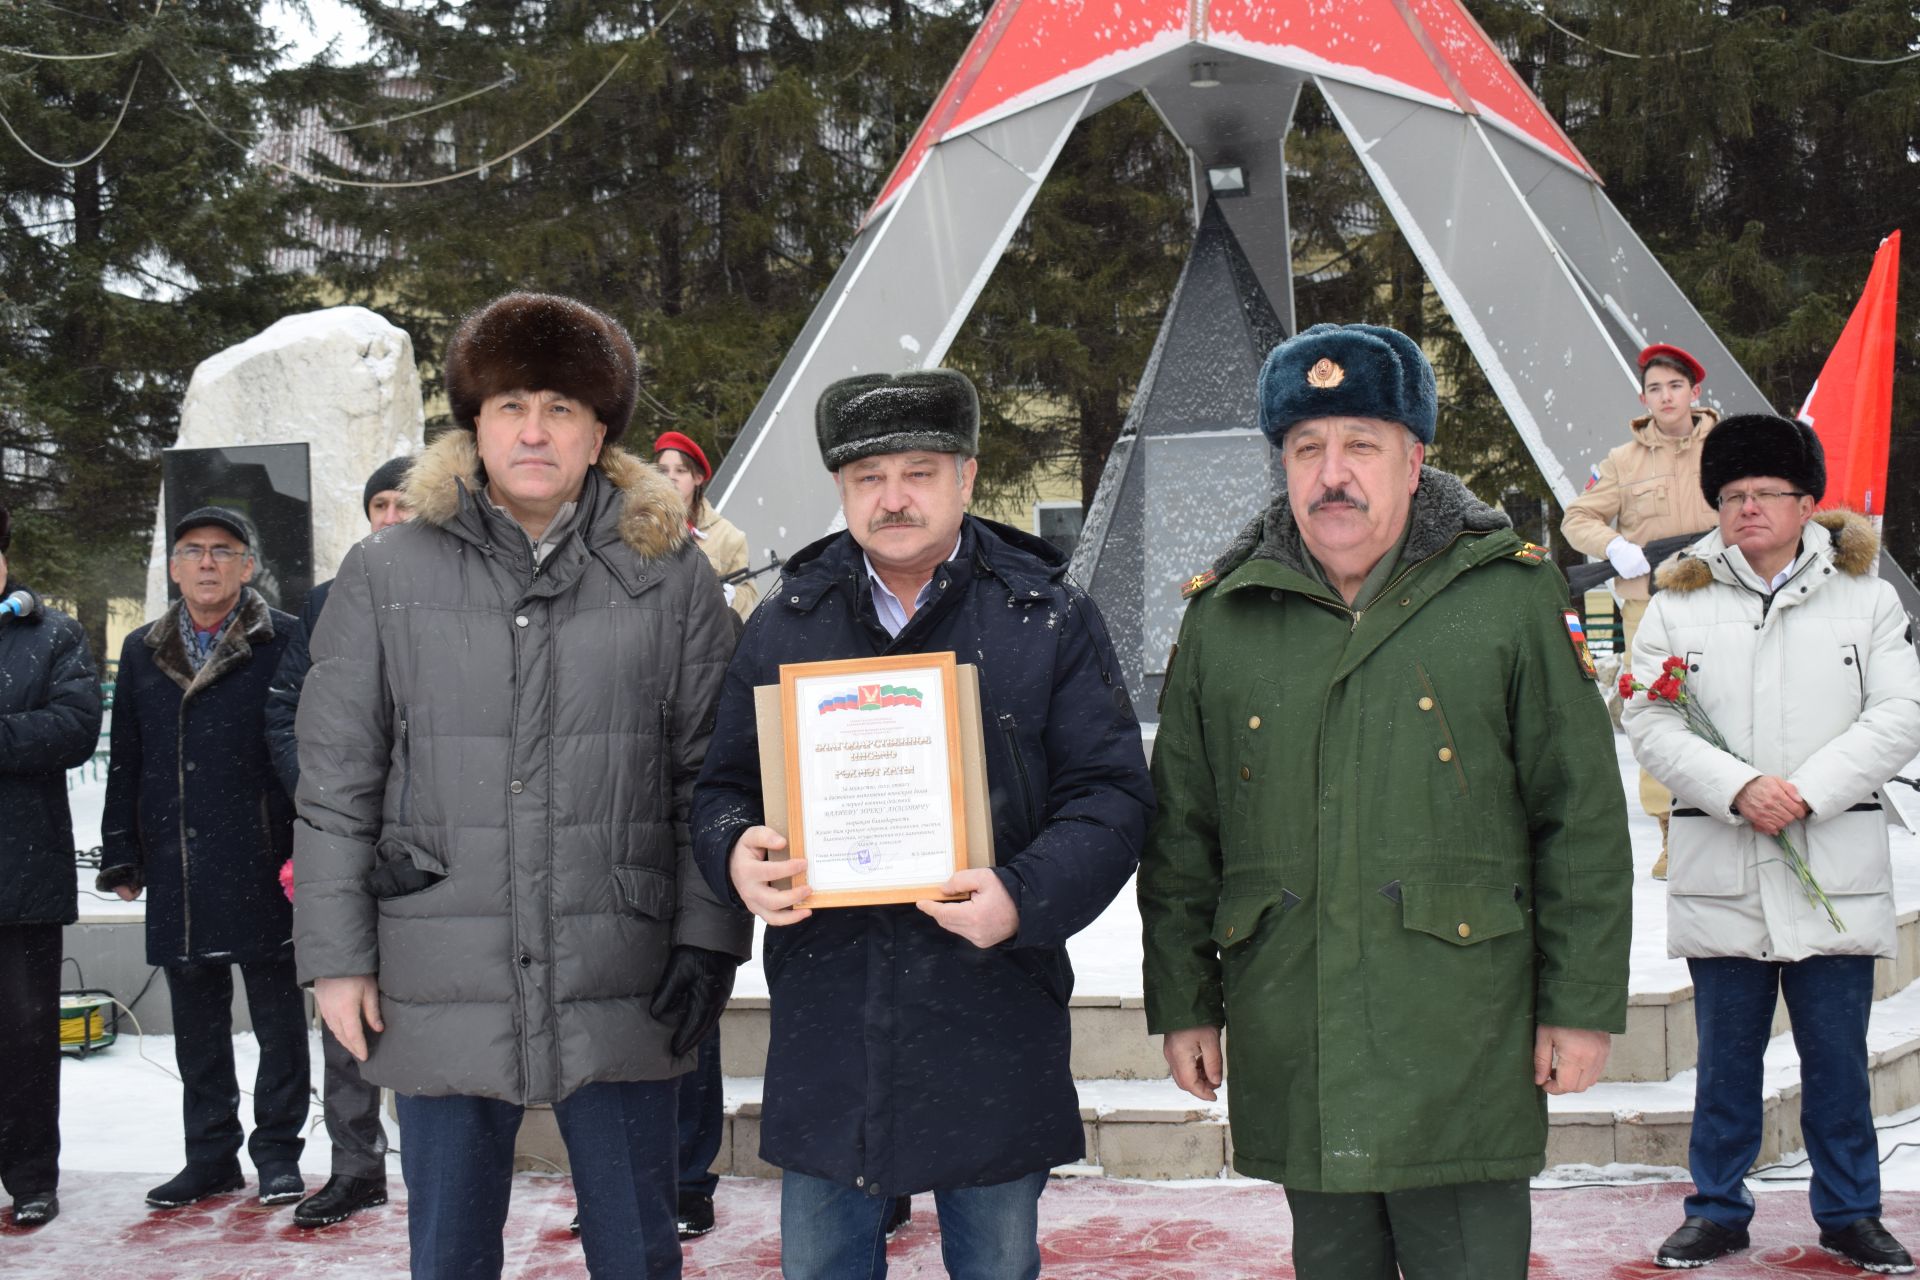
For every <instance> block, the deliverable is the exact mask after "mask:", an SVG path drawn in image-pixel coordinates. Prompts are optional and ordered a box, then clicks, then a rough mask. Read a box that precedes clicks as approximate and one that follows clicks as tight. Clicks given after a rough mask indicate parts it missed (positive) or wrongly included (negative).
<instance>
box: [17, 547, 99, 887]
mask: <svg viewBox="0 0 1920 1280" xmlns="http://www.w3.org/2000/svg"><path fill="white" fill-rule="evenodd" d="M24 589H25V588H24V587H22V586H21V584H20V583H18V582H8V583H7V585H6V586H5V587H4V588H0V596H10V595H12V594H13V593H14V592H15V591H20V590H24ZM99 741H100V678H99V676H98V675H97V674H95V672H94V669H93V659H92V658H91V657H90V656H89V655H88V653H87V637H86V633H85V632H83V631H81V629H80V624H79V623H77V622H75V621H74V620H73V619H72V618H69V617H68V616H67V615H66V614H64V613H61V612H59V611H58V610H56V609H44V608H43V609H42V610H41V611H39V612H38V613H35V614H34V615H33V616H31V617H28V618H16V617H12V616H10V615H9V616H6V617H0V814H5V815H6V823H7V830H6V835H5V837H4V838H0V925H8V924H72V923H73V922H74V920H75V919H76V918H77V914H78V913H77V912H76V911H75V909H74V881H73V816H72V814H71V813H70V812H69V811H68V808H67V776H66V771H67V770H68V769H71V768H73V767H74V766H75V765H80V764H85V763H86V761H87V757H88V756H90V755H92V754H93V751H94V748H95V746H96V745H98V743H99Z"/></svg>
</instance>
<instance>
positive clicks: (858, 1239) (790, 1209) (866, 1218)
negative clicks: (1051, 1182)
mask: <svg viewBox="0 0 1920 1280" xmlns="http://www.w3.org/2000/svg"><path fill="white" fill-rule="evenodd" d="M1046 1186H1047V1175H1046V1172H1045V1171H1044V1170H1042V1171H1041V1172H1039V1173H1030V1174H1028V1175H1027V1176H1026V1177H1024V1178H1015V1179H1014V1180H1013V1181H1012V1182H1001V1183H996V1184H995V1185H993V1186H991V1187H962V1188H960V1189H959V1190H957V1191H935V1192H934V1193H933V1203H934V1207H935V1209H936V1210H938V1212H939V1215H940V1257H941V1259H942V1260H943V1261H944V1262H945V1263H946V1264H947V1274H948V1275H949V1276H952V1277H954V1280H1034V1277H1035V1276H1038V1275H1039V1274H1040V1193H1041V1192H1042V1191H1044V1190H1046ZM892 1207H893V1197H892V1196H891V1195H868V1194H867V1193H866V1192H865V1191H863V1190H860V1189H859V1188H856V1187H845V1186H841V1185H840V1184H839V1183H837V1182H829V1181H828V1180H827V1179H825V1178H815V1177H811V1176H809V1175H808V1174H804V1173H795V1172H793V1171H792V1170H791V1169H789V1170H787V1171H786V1173H784V1174H783V1175H782V1176H781V1179H780V1274H781V1275H782V1276H784V1277H785V1278H786V1280H881V1277H883V1276H885V1275H886V1274H887V1237H886V1225H887V1213H888V1211H889V1210H890V1209H892Z"/></svg>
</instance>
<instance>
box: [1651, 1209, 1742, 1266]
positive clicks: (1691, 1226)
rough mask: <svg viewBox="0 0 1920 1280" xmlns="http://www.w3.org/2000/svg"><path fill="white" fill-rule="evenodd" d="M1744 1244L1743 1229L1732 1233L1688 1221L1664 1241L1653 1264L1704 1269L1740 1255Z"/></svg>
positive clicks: (1717, 1226)
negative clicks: (1720, 1260)
mask: <svg viewBox="0 0 1920 1280" xmlns="http://www.w3.org/2000/svg"><path fill="white" fill-rule="evenodd" d="M1747 1244H1748V1240H1747V1231H1746V1228H1745V1227H1741V1228H1739V1229H1738V1230H1735V1229H1733V1228H1731V1227H1723V1226H1721V1225H1720V1224H1719V1223H1717V1222H1710V1221H1708V1220H1707V1219H1706V1218H1688V1219H1687V1220H1686V1221H1685V1222H1683V1223H1681V1224H1680V1229H1679V1230H1678V1231H1676V1232H1674V1233H1673V1234H1672V1235H1670V1236H1668V1237H1667V1240H1666V1243H1665V1244H1663V1245H1661V1246H1660V1252H1658V1253H1656V1254H1654V1255H1653V1260H1654V1261H1655V1262H1656V1263H1658V1264H1659V1265H1660V1266H1663V1267H1675V1268H1682V1269H1684V1268H1688V1267H1704V1266H1706V1265H1707V1264H1708V1263H1709V1262H1712V1261H1713V1260H1714V1259H1715V1258H1724V1257H1726V1256H1727V1255H1728V1254H1730V1253H1738V1252H1740V1251H1741V1250H1742V1249H1744V1248H1746V1247H1747Z"/></svg>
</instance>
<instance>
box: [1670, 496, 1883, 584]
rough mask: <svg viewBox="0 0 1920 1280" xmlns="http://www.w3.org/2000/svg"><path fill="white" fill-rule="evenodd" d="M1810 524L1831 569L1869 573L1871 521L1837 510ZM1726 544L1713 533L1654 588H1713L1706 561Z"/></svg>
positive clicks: (1876, 551)
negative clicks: (1822, 537) (1823, 541)
mask: <svg viewBox="0 0 1920 1280" xmlns="http://www.w3.org/2000/svg"><path fill="white" fill-rule="evenodd" d="M1812 523H1813V524H1817V525H1819V526H1820V527H1821V528H1822V529H1824V530H1826V532H1827V537H1828V539H1829V542H1828V548H1827V554H1828V555H1829V556H1830V557H1831V558H1832V560H1833V567H1834V568H1836V569H1838V570H1839V571H1840V572H1842V573H1844V574H1847V575H1849V576H1850V577H1855V578H1857V577H1860V576H1861V575H1862V574H1867V573H1872V572H1873V571H1874V568H1875V566H1876V564H1877V563H1878V562H1879V559H1880V535H1879V534H1878V533H1877V532H1875V531H1874V527H1873V521H1871V520H1869V519H1867V517H1865V516H1863V515H1861V514H1860V513H1859V512H1857V511H1847V510H1844V509H1836V510H1833V511H1816V512H1814V515H1813V521H1812ZM1724 545H1725V544H1724V543H1722V542H1721V541H1720V534H1719V532H1718V531H1717V530H1716V531H1715V532H1713V533H1710V534H1708V535H1707V536H1706V537H1704V538H1702V539H1700V541H1698V542H1696V543H1694V544H1693V545H1692V546H1691V547H1688V548H1687V549H1686V550H1685V551H1683V552H1681V553H1680V554H1679V555H1677V556H1675V557H1674V558H1673V559H1671V560H1669V561H1667V562H1666V563H1665V564H1663V565H1661V566H1660V568H1659V569H1657V570H1655V571H1654V575H1653V580H1654V585H1656V586H1658V587H1659V588H1660V590H1662V591H1680V592H1688V591H1699V590H1701V589H1702V588H1705V587H1710V586H1712V585H1713V581H1714V579H1713V565H1712V564H1711V563H1710V562H1709V559H1708V557H1710V556H1712V555H1713V554H1714V553H1715V552H1717V551H1719V550H1720V549H1721V547H1722V546H1724Z"/></svg>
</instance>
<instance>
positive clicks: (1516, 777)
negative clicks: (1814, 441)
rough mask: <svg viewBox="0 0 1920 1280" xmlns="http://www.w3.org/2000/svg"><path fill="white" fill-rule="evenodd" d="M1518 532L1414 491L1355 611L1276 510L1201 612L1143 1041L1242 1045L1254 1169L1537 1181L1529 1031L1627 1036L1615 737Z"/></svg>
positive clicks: (1399, 1186)
mask: <svg viewBox="0 0 1920 1280" xmlns="http://www.w3.org/2000/svg"><path fill="white" fill-rule="evenodd" d="M1506 525H1507V521H1506V517H1504V516H1502V515H1500V514H1499V513H1497V512H1495V511H1492V510H1490V509H1489V508H1487V507H1486V506H1484V505H1483V504H1481V503H1480V502H1478V501H1476V500H1475V499H1474V497H1473V495H1472V494H1470V493H1468V492H1467V489H1466V486H1464V485H1462V484H1461V483H1460V482H1459V481H1458V480H1457V479H1455V478H1454V477H1452V476H1450V475H1446V474H1445V473H1443V472H1439V471H1435V470H1434V469H1432V468H1431V467H1429V468H1427V469H1426V470H1425V471H1424V473H1423V475H1422V478H1421V481H1420V488H1419V491H1418V493H1417V494H1416V496H1415V498H1414V507H1413V512H1412V515H1411V517H1410V527H1409V531H1408V534H1407V540H1406V546H1405V550H1404V552H1403V553H1402V564H1401V566H1400V567H1399V568H1397V569H1396V570H1395V571H1394V573H1393V576H1392V578H1391V579H1390V580H1389V584H1388V586H1387V588H1386V589H1385V590H1384V591H1382V592H1381V593H1380V594H1379V596H1378V597H1377V598H1376V599H1375V600H1374V602H1373V603H1372V604H1371V605H1370V606H1369V607H1367V608H1366V609H1364V610H1362V611H1360V612H1359V613H1355V612H1354V611H1353V610H1352V609H1350V608H1348V607H1347V605H1346V603H1345V602H1344V601H1343V600H1342V599H1341V598H1340V597H1339V596H1337V595H1336V594H1334V592H1333V591H1332V590H1331V589H1330V588H1328V587H1327V586H1326V585H1325V584H1324V583H1322V582H1321V581H1320V579H1319V577H1318V576H1317V575H1315V574H1314V573H1312V572H1311V569H1310V566H1309V565H1308V564H1307V562H1306V551H1305V549H1304V547H1303V546H1302V543H1301V539H1300V533H1299V529H1298V526H1297V525H1295V523H1294V521H1293V513H1292V509H1291V508H1290V507H1289V506H1288V504H1287V499H1286V497H1285V495H1284V494H1283V495H1282V496H1281V497H1280V498H1279V500H1278V501H1277V502H1275V504H1274V505H1273V507H1272V509H1271V510H1270V511H1269V512H1268V513H1267V514H1266V515H1265V516H1264V517H1262V518H1261V519H1259V520H1256V521H1255V522H1253V524H1252V525H1251V526H1250V527H1249V528H1248V530H1247V531H1246V532H1245V533H1243V534H1242V536H1241V538H1240V540H1239V542H1238V543H1236V545H1235V547H1234V548H1233V549H1232V550H1231V551H1229V552H1228V554H1227V556H1226V557H1225V558H1224V559H1223V561H1222V562H1221V564H1220V565H1218V566H1217V570H1216V572H1217V573H1218V575H1219V576H1218V580H1217V581H1216V582H1215V583H1214V584H1213V585H1212V586H1206V585H1204V580H1203V582H1202V583H1200V584H1196V586H1197V587H1198V591H1197V594H1194V595H1193V596H1192V598H1191V602H1190V603H1189V604H1188V606H1187V612H1186V617H1185V619H1184V620H1183V621H1182V623H1181V627H1180V644H1179V649H1178V651H1177V652H1176V653H1175V655H1174V657H1173V658H1172V660H1171V666H1170V668H1169V670H1168V672H1167V685H1166V696H1165V699H1164V701H1163V703H1162V707H1161V717H1160V732H1159V735H1158V737H1157V738H1156V739H1155V741H1154V749H1153V778H1154V785H1155V787H1156V789H1157V790H1158V793H1159V798H1160V813H1159V817H1158V819H1157V820H1156V821H1155V823H1154V828H1153V835H1152V837H1151V838H1150V839H1149V840H1148V842H1147V850H1146V854H1145V855H1144V856H1143V857H1142V859H1141V862H1140V879H1139V892H1140V919H1141V923H1142V925H1143V926H1144V929H1145V940H1146V954H1145V961H1146V983H1145V994H1146V1002H1147V1027H1148V1030H1150V1031H1153V1032H1157V1033H1158V1032H1168V1031H1174V1030H1179V1029H1183V1028H1187V1027H1199V1026H1216V1027H1217V1026H1223V1025H1224V1026H1225V1027H1226V1030H1227V1039H1226V1049H1227V1068H1228V1076H1227V1087H1228V1090H1229V1091H1230V1094H1231V1097H1230V1100H1229V1116H1230V1119H1231V1121H1232V1125H1233V1167H1234V1168H1235V1169H1237V1170H1239V1171H1240V1172H1242V1173H1245V1174H1249V1175H1251V1176H1253V1177H1257V1178H1266V1179H1270V1180H1271V1181H1274V1182H1281V1183H1285V1184H1286V1185H1287V1186H1289V1187H1298V1188H1300V1189H1302V1190H1306V1191H1333V1192H1360V1191H1366V1192H1383V1191H1397V1190H1404V1189H1408V1188H1414V1187H1427V1186H1437V1185H1442V1184H1447V1183H1457V1182H1487V1181H1497V1180H1501V1179H1508V1178H1524V1177H1528V1176H1530V1175H1532V1174H1534V1173H1537V1172H1538V1171H1539V1169H1540V1166H1541V1164H1542V1158H1543V1155H1544V1153H1545V1150H1546V1140H1547V1108H1546V1098H1545V1096H1544V1094H1543V1093H1542V1092H1541V1090H1540V1089H1539V1088H1537V1087H1536V1086H1535V1085H1534V1083H1533V1042H1534V1032H1535V1028H1536V1026H1537V1025H1542V1024H1544V1025H1549V1026H1561V1027H1582V1028H1592V1029H1595V1030H1601V1031H1613V1032H1619V1031H1623V1030H1625V1025H1626V1006H1627V950H1628V946H1629V944H1630V942H1631V940H1632V922H1631V900H1632V879H1631V876H1632V869H1631V864H1630V860H1629V853H1628V839H1627V826H1626V816H1627V815H1626V803H1625V800H1624V799H1623V797H1622V795H1621V790H1620V774H1619V770H1618V769H1617V768H1616V767H1615V765H1614V756H1613V751H1612V746H1611V740H1612V736H1613V734H1612V728H1611V726H1610V725H1609V724H1608V722H1607V713H1606V709H1605V707H1604V706H1603V705H1602V703H1601V701H1600V693H1599V690H1598V689H1597V688H1596V687H1595V685H1594V682H1593V680H1592V679H1591V678H1590V677H1589V676H1588V674H1587V673H1586V672H1585V671H1584V670H1583V668H1582V663H1581V661H1580V658H1579V656H1578V653H1577V651H1576V649H1575V648H1574V646H1573V644H1572V643H1571V641H1570V639H1569V636H1568V631H1567V623H1566V620H1565V618H1564V616H1563V613H1562V610H1564V609H1565V607H1566V603H1567V587H1566V582H1565V580H1564V579H1562V578H1561V577H1560V574H1559V573H1558V572H1557V571H1556V570H1555V569H1554V567H1553V566H1552V565H1551V564H1550V563H1546V562H1545V561H1544V560H1543V558H1542V555H1541V553H1540V552H1539V551H1538V550H1537V549H1535V548H1530V547H1528V546H1527V544H1525V543H1524V542H1522V541H1521V540H1520V538H1519V537H1518V536H1517V535H1515V534H1514V533H1513V531H1512V530H1511V529H1509V528H1507V527H1506Z"/></svg>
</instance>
